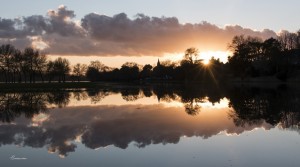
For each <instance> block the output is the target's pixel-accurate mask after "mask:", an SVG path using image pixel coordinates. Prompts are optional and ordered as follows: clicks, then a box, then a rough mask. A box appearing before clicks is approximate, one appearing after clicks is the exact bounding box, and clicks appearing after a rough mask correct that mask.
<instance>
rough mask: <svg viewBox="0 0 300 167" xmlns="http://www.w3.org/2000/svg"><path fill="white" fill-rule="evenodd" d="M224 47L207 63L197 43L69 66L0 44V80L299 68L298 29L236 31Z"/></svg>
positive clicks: (200, 77) (174, 76) (273, 72)
mask: <svg viewBox="0 0 300 167" xmlns="http://www.w3.org/2000/svg"><path fill="white" fill-rule="evenodd" d="M228 48H229V49H230V50H231V51H232V53H233V54H232V56H230V57H228V62H227V63H223V62H220V60H219V59H214V58H211V60H210V61H209V64H208V65H206V64H204V63H203V60H202V59H199V51H198V50H197V48H194V47H191V48H188V49H187V50H186V51H185V53H184V56H183V59H182V60H181V61H178V62H172V61H169V60H167V61H162V62H161V61H159V59H158V62H157V64H156V65H151V64H146V65H144V66H141V65H139V64H137V63H135V62H126V63H124V64H123V65H122V66H121V67H120V68H111V67H108V66H106V65H105V64H103V63H101V62H100V61H91V62H90V64H89V65H85V64H80V63H78V64H76V65H74V66H72V67H71V65H70V62H69V61H68V60H67V59H65V58H57V59H55V60H48V59H47V57H46V55H45V54H44V53H42V52H40V51H39V50H36V49H33V48H31V47H28V48H25V49H24V50H22V51H20V50H18V49H16V48H15V47H14V46H12V45H9V44H7V45H2V46H0V81H2V82H5V83H15V82H25V83H26V82H29V83H34V82H36V81H41V82H46V81H47V82H52V81H56V82H65V81H66V80H69V81H75V80H76V81H80V80H89V81H92V82H96V81H170V80H172V81H202V82H214V83H219V82H221V81H224V80H226V79H228V78H234V77H235V78H236V77H238V78H241V79H244V78H246V77H262V76H274V77H277V78H278V79H280V80H283V81H284V80H286V79H288V78H290V77H293V76H295V75H297V72H298V71H299V69H300V31H298V32H296V33H290V32H282V33H281V34H280V35H279V36H278V37H277V38H269V39H266V40H262V39H261V38H258V37H252V36H244V35H240V36H235V37H234V38H233V39H232V41H231V43H230V44H229V46H228Z"/></svg>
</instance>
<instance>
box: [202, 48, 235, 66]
mask: <svg viewBox="0 0 300 167" xmlns="http://www.w3.org/2000/svg"><path fill="white" fill-rule="evenodd" d="M229 55H230V52H228V51H204V52H200V53H199V58H200V59H202V60H203V61H202V62H203V64H204V65H209V62H210V59H211V58H215V59H219V60H220V61H221V62H223V63H226V62H227V61H228V56H229Z"/></svg>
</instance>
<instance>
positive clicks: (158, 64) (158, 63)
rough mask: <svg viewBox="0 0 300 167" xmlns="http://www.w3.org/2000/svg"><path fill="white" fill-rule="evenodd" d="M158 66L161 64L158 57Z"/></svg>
mask: <svg viewBox="0 0 300 167" xmlns="http://www.w3.org/2000/svg"><path fill="white" fill-rule="evenodd" d="M157 66H158V67H159V66H160V61H159V59H158V61H157Z"/></svg>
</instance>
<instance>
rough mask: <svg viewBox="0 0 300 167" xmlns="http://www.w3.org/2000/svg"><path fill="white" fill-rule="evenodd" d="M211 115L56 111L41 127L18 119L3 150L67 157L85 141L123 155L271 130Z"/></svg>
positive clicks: (141, 108) (1, 129) (156, 109)
mask: <svg viewBox="0 0 300 167" xmlns="http://www.w3.org/2000/svg"><path fill="white" fill-rule="evenodd" d="M203 110H206V108H203ZM207 110H209V111H208V112H200V113H199V114H198V115H197V116H194V117H191V116H188V115H187V114H186V113H185V112H184V108H182V107H165V106H163V105H123V106H95V107H68V108H63V109H54V110H53V111H51V112H49V115H48V116H47V119H46V120H44V121H43V122H42V123H41V124H40V125H39V126H37V127H32V126H31V127H30V126H27V125H26V124H21V125H19V124H18V119H17V120H16V125H1V126H0V144H1V145H3V144H18V145H25V146H31V147H43V146H47V147H48V151H49V152H57V153H59V154H60V155H61V156H65V155H67V154H68V153H69V152H73V151H75V148H76V145H75V144H74V141H75V140H76V141H81V142H82V143H83V144H85V145H86V146H87V147H89V148H92V149H96V148H100V147H106V146H108V145H114V146H116V147H119V148H123V149H124V148H126V147H127V146H128V144H129V143H131V142H135V143H136V145H137V146H139V147H144V146H146V145H149V144H158V143H163V144H167V143H177V142H178V141H179V140H180V137H182V136H187V137H191V136H200V137H202V138H208V137H211V136H214V135H217V134H219V133H220V132H222V131H225V132H226V133H233V134H240V133H242V132H244V131H245V130H247V131H248V130H252V129H254V128H257V127H264V128H266V129H268V128H270V126H269V125H268V124H266V123H264V122H262V123H261V124H258V125H252V126H247V125H245V126H244V127H236V126H235V124H234V123H233V122H232V120H230V119H229V118H228V113H227V111H226V110H227V109H224V108H218V109H216V108H208V109H207ZM17 136H19V137H17ZM79 136H80V140H79Z"/></svg>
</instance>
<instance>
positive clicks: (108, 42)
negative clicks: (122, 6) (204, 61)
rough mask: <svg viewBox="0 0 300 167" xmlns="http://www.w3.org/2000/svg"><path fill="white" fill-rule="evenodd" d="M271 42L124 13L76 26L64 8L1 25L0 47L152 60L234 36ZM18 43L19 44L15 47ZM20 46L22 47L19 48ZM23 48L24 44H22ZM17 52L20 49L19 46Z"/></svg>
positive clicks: (230, 29) (234, 29)
mask: <svg viewBox="0 0 300 167" xmlns="http://www.w3.org/2000/svg"><path fill="white" fill-rule="evenodd" d="M241 34H244V35H251V36H258V37H261V38H263V39H266V38H269V37H276V33H275V32H274V31H272V30H268V29H265V30H263V31H254V30H252V29H248V28H243V27H241V26H238V25H234V26H226V27H225V28H220V27H218V26H216V25H214V24H211V23H208V22H201V23H198V24H190V23H186V24H182V23H180V22H179V21H178V19H177V18H176V17H149V16H146V15H144V14H137V15H136V16H135V17H134V19H131V18H129V17H128V16H127V15H126V14H125V13H120V14H117V15H114V16H112V17H110V16H105V15H100V14H96V13H90V14H87V15H86V16H84V17H83V18H82V19H81V21H76V20H75V12H74V11H72V10H68V9H67V7H66V6H60V7H59V8H58V9H57V10H49V11H48V13H47V15H46V16H40V15H34V16H29V17H23V18H21V19H15V20H11V19H0V38H1V39H2V40H1V41H0V42H1V43H4V42H6V41H10V40H11V39H14V40H23V41H24V40H27V41H28V42H27V43H32V42H34V38H30V37H35V36H39V38H40V39H42V41H43V42H44V43H45V44H47V46H48V47H47V48H46V49H45V51H47V52H48V53H50V54H58V55H100V56H110V55H124V56H139V55H156V56H160V55H163V54H164V53H179V52H180V53H181V52H183V51H184V50H185V49H186V48H188V47H198V48H199V49H200V50H226V49H227V44H228V43H229V42H230V41H231V39H232V37H233V36H235V35H241ZM16 43H18V42H16ZM22 43H24V42H22ZM25 43H26V42H25ZM20 46H21V45H20Z"/></svg>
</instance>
